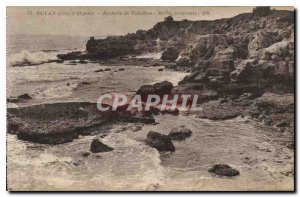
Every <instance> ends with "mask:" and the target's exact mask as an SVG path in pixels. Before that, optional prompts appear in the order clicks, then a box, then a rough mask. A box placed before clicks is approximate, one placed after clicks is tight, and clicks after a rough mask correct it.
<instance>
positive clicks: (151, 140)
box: [145, 131, 175, 152]
mask: <svg viewBox="0 0 300 197" xmlns="http://www.w3.org/2000/svg"><path fill="white" fill-rule="evenodd" d="M145 142H146V144H148V145H149V146H151V147H153V148H156V149H157V150H158V151H171V152H174V151H175V147H174V145H173V143H172V141H171V138H170V137H169V136H167V135H163V134H160V133H157V132H154V131H150V132H149V133H148V135H147V138H146V140H145Z"/></svg>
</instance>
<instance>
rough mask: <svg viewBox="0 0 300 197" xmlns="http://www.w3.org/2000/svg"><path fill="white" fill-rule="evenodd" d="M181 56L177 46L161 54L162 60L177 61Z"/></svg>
mask: <svg viewBox="0 0 300 197" xmlns="http://www.w3.org/2000/svg"><path fill="white" fill-rule="evenodd" d="M178 56H179V51H178V50H177V49H175V48H168V49H167V50H166V51H164V52H163V53H162V55H161V59H162V60H167V61H175V60H176V59H177V58H178Z"/></svg>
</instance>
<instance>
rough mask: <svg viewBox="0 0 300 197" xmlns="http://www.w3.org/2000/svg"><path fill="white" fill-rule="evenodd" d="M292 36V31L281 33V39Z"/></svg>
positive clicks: (286, 30) (287, 30)
mask: <svg viewBox="0 0 300 197" xmlns="http://www.w3.org/2000/svg"><path fill="white" fill-rule="evenodd" d="M291 35H292V31H291V30H290V29H284V30H282V31H281V32H280V33H279V35H278V36H279V37H280V39H285V38H290V37H291Z"/></svg>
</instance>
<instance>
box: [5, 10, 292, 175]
mask: <svg viewBox="0 0 300 197" xmlns="http://www.w3.org/2000/svg"><path fill="white" fill-rule="evenodd" d="M147 53H161V54H162V55H161V59H159V60H158V59H153V58H137V57H136V56H138V55H140V54H147ZM57 57H58V60H57V61H56V60H55V63H59V64H60V63H63V64H69V65H76V64H82V67H83V69H84V66H88V65H86V64H88V63H95V64H98V63H99V64H102V65H107V66H108V67H109V66H110V65H114V66H116V65H117V66H120V68H115V69H114V70H111V69H110V68H101V69H95V70H92V71H91V72H92V73H93V74H99V73H102V72H111V73H113V72H121V71H124V70H125V69H127V68H126V67H125V66H127V65H128V66H141V67H151V69H152V68H153V69H155V70H157V71H160V72H164V71H165V70H168V69H171V70H176V71H184V72H189V74H187V76H185V77H184V79H183V80H182V81H180V82H179V84H178V85H175V84H172V83H170V82H169V81H161V82H158V83H155V84H140V87H139V88H138V89H136V90H135V93H133V94H132V95H131V96H134V94H138V95H141V96H142V97H143V96H147V95H149V94H156V95H159V96H162V95H166V94H167V95H174V94H191V95H198V99H199V100H198V105H197V106H199V107H201V109H202V110H200V111H180V110H179V109H176V110H175V111H171V110H164V111H160V110H158V109H157V108H154V109H153V110H151V111H149V112H147V113H145V112H143V113H136V112H133V111H129V112H127V111H124V110H119V111H117V112H107V113H103V112H100V111H99V110H98V109H97V104H96V103H91V102H73V101H71V102H57V103H51V104H39V105H31V106H25V107H14V108H7V131H8V133H9V134H12V135H16V136H17V139H19V140H23V141H28V142H31V143H36V144H48V145H55V146H60V145H63V144H68V143H74V141H76V139H80V138H81V137H82V136H92V137H93V139H92V140H90V139H89V140H90V144H89V147H88V148H89V149H84V150H83V152H82V153H81V155H82V157H84V158H87V157H89V155H90V154H92V155H96V156H98V157H99V158H101V154H105V152H114V151H116V149H115V147H114V146H111V145H110V144H108V145H107V144H105V143H104V140H103V139H105V138H107V136H109V135H110V134H111V133H112V132H115V133H117V134H118V133H122V132H124V130H122V129H121V130H118V131H112V130H114V127H115V126H116V125H121V124H123V123H126V124H127V123H132V125H130V126H129V127H128V128H125V130H126V129H128V130H130V131H132V132H139V131H141V130H142V129H143V128H144V127H146V126H148V125H157V124H160V123H161V122H157V116H158V115H160V114H171V115H172V117H173V116H174V117H179V116H186V117H193V118H196V121H198V119H199V121H203V120H205V119H208V120H211V121H215V122H221V123H222V122H223V121H228V120H230V119H238V118H242V119H243V120H245V122H246V121H247V120H251V121H256V122H259V123H261V125H262V127H263V128H268V129H270V130H272V135H275V136H276V138H275V141H276V143H278V144H280V145H282V146H283V147H287V148H288V149H289V150H293V149H294V132H295V130H294V125H295V122H294V121H295V101H294V82H295V73H294V58H295V57H294V13H293V12H291V11H280V10H271V9H270V8H267V7H262V8H257V9H254V10H253V13H245V14H240V15H238V16H235V17H232V18H229V19H220V20H215V21H187V20H184V21H174V20H173V18H172V17H167V18H166V19H165V21H163V22H160V23H157V24H156V25H155V26H154V27H153V28H152V29H150V30H147V31H144V30H139V31H137V32H136V33H135V34H128V35H125V36H116V37H108V38H106V39H100V40H96V39H94V38H93V37H91V39H90V40H89V41H88V42H87V45H86V51H84V52H82V51H75V52H71V53H68V54H60V55H58V56H57ZM29 65H30V63H28V65H18V66H29ZM124 67H125V68H124ZM125 72H126V71H125ZM122 73H123V72H122ZM133 77H134V76H133ZM82 83H86V84H88V83H89V82H82ZM130 94H131V93H130ZM99 96H100V95H99ZM28 100H34V98H32V97H31V96H30V94H22V95H19V96H18V97H14V98H8V99H7V102H10V103H17V104H18V103H26V102H27V101H28ZM143 102H145V101H143ZM122 107H123V106H122ZM122 107H121V108H122ZM160 121H163V119H162V120H160ZM196 123H197V124H198V122H196ZM189 126H190V125H188V124H187V123H185V122H182V125H181V126H177V127H173V125H169V127H168V128H167V129H168V130H167V131H166V132H164V133H162V132H161V131H160V130H159V129H157V130H155V129H156V128H153V127H151V130H150V129H149V130H147V133H146V134H145V133H142V134H141V135H143V138H142V143H143V145H144V144H145V145H146V146H148V147H151V148H153V150H154V149H156V150H157V151H158V152H159V153H160V156H161V157H170V156H169V155H170V154H174V152H175V153H176V152H177V151H178V150H179V155H180V149H178V148H177V147H180V146H183V145H181V144H184V143H185V141H186V140H188V139H189V138H191V137H193V135H195V133H197V132H199V131H194V130H191V129H190V128H189ZM146 128H147V127H146ZM218 129H219V130H222V127H221V126H219V128H218ZM249 130H250V129H249ZM238 131H240V130H238ZM201 132H203V133H204V134H203V136H206V137H207V136H208V137H210V139H211V141H214V140H215V138H214V137H216V136H218V135H219V137H220V138H221V139H219V138H218V140H220V141H219V142H222V139H223V137H224V136H225V135H221V134H219V133H218V132H215V133H213V134H206V133H205V132H206V131H201ZM222 132H224V131H222ZM236 134H237V133H234V135H235V136H234V137H236V138H238V137H239V136H238V135H236ZM209 135H211V136H209ZM226 137H227V138H228V139H229V140H228V139H227V140H228V141H226V142H224V143H230V138H231V137H232V136H231V137H230V136H229V137H228V136H226ZM246 137H247V136H246ZM216 138H217V137H216ZM251 139H254V138H251ZM263 140H265V139H261V141H263ZM203 142H204V143H205V140H204V141H203ZM213 146H216V145H215V144H213ZM270 146H271V145H270ZM241 147H242V145H241ZM75 148H76V147H75ZM189 148H190V147H189ZM231 148H232V147H231ZM76 151H77V150H76ZM80 151H81V150H80ZM228 151H231V150H228ZM234 151H236V150H233V152H234ZM263 151H268V150H263ZM193 154H196V153H193ZM234 154H238V151H236V152H235V153H234ZM239 154H240V153H239ZM261 154H262V153H261ZM274 154H275V153H274ZM177 157H178V156H177ZM241 157H242V156H241ZM243 157H244V156H243ZM253 157H254V156H253ZM244 158H245V161H244V162H246V163H247V162H250V161H248V160H249V158H248V156H245V157H244ZM247 158H248V159H247ZM255 159H256V158H255ZM196 163H197V161H196ZM247 164H248V163H247ZM76 165H80V164H76ZM210 165H211V168H209V167H207V166H206V168H207V169H206V171H208V172H210V173H214V174H216V175H220V176H229V177H231V176H238V175H240V169H239V170H237V169H234V168H233V167H231V166H230V165H227V164H222V161H221V162H220V163H219V164H218V163H215V162H211V163H210ZM242 170H244V171H246V170H245V169H242ZM244 171H241V174H243V172H244ZM286 176H290V175H286Z"/></svg>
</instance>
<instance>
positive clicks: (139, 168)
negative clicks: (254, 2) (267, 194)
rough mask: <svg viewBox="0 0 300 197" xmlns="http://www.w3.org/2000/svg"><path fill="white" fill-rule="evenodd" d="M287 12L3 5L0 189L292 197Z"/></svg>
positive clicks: (291, 29) (291, 51) (291, 59)
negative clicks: (3, 176)
mask: <svg viewBox="0 0 300 197" xmlns="http://www.w3.org/2000/svg"><path fill="white" fill-rule="evenodd" d="M294 17H295V11H294V8H293V7H266V6H265V7H7V65H6V68H7V69H6V70H7V74H6V76H7V95H6V99H7V190H8V191H294V187H295V185H294V183H295V174H294V167H295V166H294V148H295V145H294V132H295V130H294V124H295V123H294V117H295V109H294V108H295V104H294V103H295V101H294V98H295V97H294V88H295V87H294V82H295V73H294V70H295V69H294V67H295V46H294V45H295V43H294V40H295V39H294V35H295V18H294Z"/></svg>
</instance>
